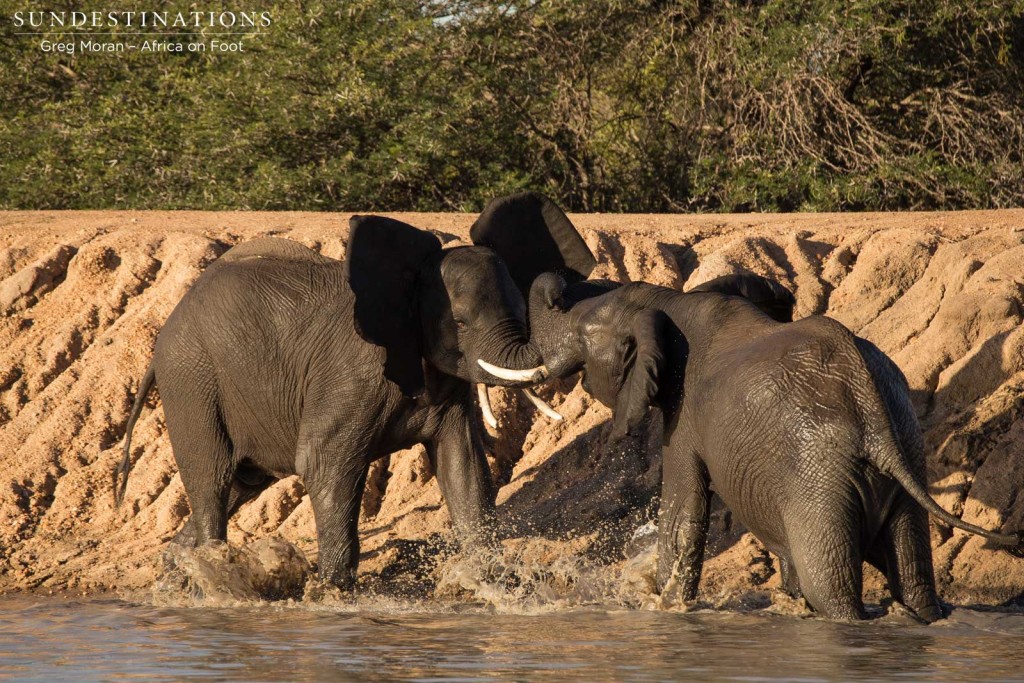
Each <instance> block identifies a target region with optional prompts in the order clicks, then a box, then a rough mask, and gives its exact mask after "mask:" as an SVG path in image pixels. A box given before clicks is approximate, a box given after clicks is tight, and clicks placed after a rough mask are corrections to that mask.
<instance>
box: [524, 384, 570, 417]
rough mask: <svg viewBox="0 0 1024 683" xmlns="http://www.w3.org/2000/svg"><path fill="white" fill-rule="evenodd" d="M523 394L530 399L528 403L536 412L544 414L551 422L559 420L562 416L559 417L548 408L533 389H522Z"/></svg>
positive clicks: (553, 410)
mask: <svg viewBox="0 0 1024 683" xmlns="http://www.w3.org/2000/svg"><path fill="white" fill-rule="evenodd" d="M523 393H524V394H526V398H528V399H530V403H532V404H533V405H535V406H536V407H537V410H539V411H540V412H542V413H544V414H545V415H547V416H548V417H550V418H551V419H552V420H561V419H562V416H561V415H559V414H558V413H557V412H556V411H555V409H554V408H552V407H551V406H549V405H548V404H547V402H546V401H545V400H544V399H542V398H541V397H540V396H538V395H537V394H536V393H535V392H534V391H533V389H523Z"/></svg>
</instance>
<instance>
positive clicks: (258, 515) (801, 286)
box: [0, 211, 1024, 604]
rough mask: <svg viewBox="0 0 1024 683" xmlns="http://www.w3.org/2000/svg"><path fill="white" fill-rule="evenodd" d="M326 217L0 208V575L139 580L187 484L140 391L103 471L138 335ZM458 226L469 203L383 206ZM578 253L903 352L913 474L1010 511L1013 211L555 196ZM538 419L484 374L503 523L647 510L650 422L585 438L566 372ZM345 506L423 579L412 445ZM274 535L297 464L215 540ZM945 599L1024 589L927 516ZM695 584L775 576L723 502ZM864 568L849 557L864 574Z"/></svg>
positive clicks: (575, 537) (296, 533)
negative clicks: (741, 276)
mask: <svg viewBox="0 0 1024 683" xmlns="http://www.w3.org/2000/svg"><path fill="white" fill-rule="evenodd" d="M347 218H348V217H347V216H343V215H332V214H288V213H273V214H271V213H178V212H175V213H169V212H144V213H129V212H53V213H46V212H31V213H27V212H26V213H22V212H15V213H5V214H0V572H2V576H0V588H2V589H4V590H26V589H39V590H73V591H76V592H77V591H83V592H92V591H105V590H111V589H114V590H120V589H132V588H144V587H149V586H150V585H152V584H153V583H154V581H155V578H156V573H157V570H158V567H159V557H160V554H161V551H162V549H163V548H164V546H165V544H166V543H167V541H168V539H170V537H171V536H173V535H174V533H175V532H176V531H177V529H178V528H179V527H180V525H181V524H182V522H183V521H184V519H185V517H186V516H187V514H188V502H187V500H186V498H185V495H184V491H183V489H182V485H181V481H180V479H179V477H178V475H177V473H176V468H175V465H174V460H173V457H172V454H171V449H170V444H169V442H168V440H167V436H166V429H165V424H164V418H163V411H162V409H161V406H160V401H159V397H158V392H154V395H153V396H152V397H151V398H150V401H149V404H148V406H147V409H146V410H144V412H143V414H142V417H141V419H140V421H139V423H138V425H137V426H136V429H135V437H134V441H133V459H134V461H135V465H134V470H133V472H132V475H131V479H130V482H129V484H128V490H127V496H126V504H125V505H124V506H123V507H122V508H121V509H115V508H114V506H113V490H112V472H113V469H114V467H115V465H116V463H117V461H118V460H119V457H120V454H119V452H118V448H119V446H120V443H121V439H122V437H123V434H124V427H125V423H126V421H127V417H128V411H129V409H130V401H131V399H132V397H133V396H134V392H135V390H136V388H137V385H138V382H139V380H140V379H141V377H142V375H143V373H144V371H145V369H146V366H147V364H148V362H149V358H150V353H151V349H152V346H153V342H154V339H155V337H156V334H157V332H158V331H159V329H160V326H161V324H162V323H163V321H164V319H165V318H166V317H167V315H168V314H169V313H170V312H171V310H172V309H173V307H174V306H175V304H176V303H177V302H178V300H179V299H180V298H181V296H182V295H183V294H184V293H185V291H186V290H187V288H188V287H189V285H190V284H191V282H193V281H194V280H195V278H196V277H197V276H198V275H199V273H200V272H201V271H202V269H203V268H204V267H205V266H206V265H208V264H209V263H210V262H211V261H213V260H214V259H216V258H217V257H218V256H219V255H220V254H222V253H223V252H224V251H225V250H226V249H228V248H229V247H230V246H231V245H233V244H236V243H238V242H240V241H244V240H247V239H252V238H254V237H259V236H266V235H277V236H281V237H287V238H289V239H292V240H296V241H298V242H301V243H303V244H305V245H307V246H310V247H313V248H315V249H318V250H319V251H321V253H323V254H325V255H327V256H331V257H335V258H339V257H341V255H342V254H343V251H344V237H345V234H346V232H347V230H346V225H347ZM401 218H403V219H404V220H406V221H409V222H411V223H413V224H415V225H417V226H419V227H423V228H429V229H432V230H435V231H437V232H438V233H439V234H440V236H441V238H442V240H443V241H445V242H447V243H458V242H464V241H465V240H467V238H468V229H469V226H470V224H471V223H472V221H473V218H474V217H473V216H469V215H459V214H404V215H402V216H401ZM573 220H574V222H575V223H576V224H577V226H579V227H580V228H581V231H582V232H583V234H584V236H585V238H586V239H587V242H588V244H589V245H590V246H591V248H592V249H593V250H594V251H595V253H596V254H597V256H598V261H599V263H600V265H599V267H598V271H597V272H596V273H595V276H604V277H612V278H617V279H621V280H647V281H650V282H654V283H658V284H663V285H667V286H671V287H677V288H684V289H687V288H690V287H693V286H695V285H697V284H699V283H701V282H704V281H706V280H709V279H711V278H714V277H717V276H719V275H723V274H726V273H730V272H735V271H738V270H751V271H754V272H757V273H761V274H764V275H769V276H771V277H774V278H777V279H778V280H780V281H781V282H783V283H785V284H786V285H788V286H790V287H791V288H793V289H795V291H796V294H797V313H798V315H801V316H802V315H809V314H812V313H827V314H828V315H831V316H833V317H835V318H837V319H838V320H840V321H842V322H843V323H845V324H846V325H848V326H849V327H850V328H851V329H853V330H854V331H856V332H857V333H858V334H860V335H862V336H864V337H866V338H868V339H870V340H871V341H873V342H874V343H875V344H877V345H878V346H879V347H881V349H882V350H884V351H885V352H886V353H888V354H890V355H891V356H892V357H893V358H894V359H895V360H896V362H897V363H899V365H900V366H901V367H902V368H903V370H904V372H906V374H907V377H908V379H909V381H910V386H911V388H912V389H913V392H914V401H915V404H916V406H917V409H918V413H919V415H920V417H921V419H922V422H923V424H924V426H925V429H926V438H927V444H928V456H929V479H930V482H931V490H932V492H933V494H934V495H935V496H936V498H937V499H938V500H939V502H940V503H941V504H942V505H943V506H944V507H946V508H947V509H949V510H951V511H953V512H954V513H955V514H957V515H959V516H962V517H963V518H964V519H966V520H969V521H971V522H974V523H978V524H983V525H987V526H992V527H999V526H1005V527H1007V528H1017V529H1020V528H1024V496H1020V495H1019V494H1020V493H1021V491H1022V489H1024V420H1022V419H1020V418H1021V415H1022V414H1024V326H1022V324H1021V323H1022V318H1024V265H1022V264H1024V211H1002V212H966V213H935V214H849V215H811V214H800V215H789V216H746V215H745V216H608V215H585V216H574V217H573ZM540 393H541V394H542V395H543V396H544V397H545V398H547V399H548V400H549V401H550V402H551V403H552V404H553V405H554V407H555V408H556V409H557V410H558V411H559V412H561V413H562V414H563V415H564V416H565V418H566V419H565V420H564V421H563V422H560V423H553V422H551V421H549V420H547V419H546V418H544V417H542V416H538V415H536V414H535V412H534V411H533V409H532V408H531V406H530V404H529V403H528V402H527V401H526V400H525V399H524V398H523V397H522V396H521V395H520V394H518V393H515V392H511V391H506V390H503V389H492V390H491V396H492V403H493V407H494V411H495V414H496V416H497V418H498V420H499V423H500V428H499V429H498V430H497V431H496V432H494V442H493V445H492V448H491V450H492V453H491V456H492V465H493V470H494V473H495V476H496V477H497V478H498V481H499V482H500V483H501V484H502V487H501V489H500V492H499V496H498V502H499V514H500V515H501V517H502V519H503V520H505V522H506V526H507V528H508V533H509V536H510V537H511V538H512V540H510V541H509V543H510V544H512V545H514V544H515V543H517V542H519V541H517V540H516V539H522V538H524V537H533V538H544V539H547V541H545V543H546V545H545V546H544V547H545V549H546V550H545V552H546V553H549V554H552V555H558V553H559V551H560V550H564V551H565V553H566V554H567V555H568V554H571V555H572V557H578V558H586V560H587V561H588V562H595V563H598V564H611V563H617V562H620V561H621V560H622V559H623V557H624V552H623V548H624V546H625V545H626V544H627V543H628V542H629V539H630V537H631V534H632V531H633V529H635V528H637V527H639V526H640V525H642V524H643V523H644V522H645V521H647V520H649V519H652V518H653V515H654V510H655V506H656V498H655V496H656V493H657V481H658V476H659V467H660V454H659V453H658V451H657V449H655V448H651V447H650V445H651V443H655V442H656V440H657V439H658V435H657V434H652V435H651V436H650V437H649V438H648V439H646V440H643V439H637V440H633V441H631V442H628V443H626V444H624V445H622V446H620V447H618V448H616V449H609V448H606V447H605V441H606V436H607V433H608V430H609V427H608V419H609V417H610V413H609V411H608V410H607V409H606V408H604V407H602V406H600V405H598V404H595V403H594V402H593V401H592V400H590V399H589V397H587V396H586V394H585V393H584V392H583V390H582V388H581V387H579V386H577V382H576V380H575V379H572V380H566V381H563V382H561V383H558V384H555V385H550V386H547V387H543V388H542V389H541V392H540ZM368 488H369V489H370V490H369V491H368V495H367V497H366V500H365V501H364V505H363V517H364V518H363V519H362V520H361V525H360V529H361V536H362V544H363V545H362V549H363V555H362V564H361V567H360V571H361V579H360V580H361V582H362V583H363V584H364V585H366V586H374V587H378V588H382V589H385V590H387V589H395V590H399V589H400V590H402V591H408V592H411V593H416V592H419V593H421V594H422V593H424V592H429V591H431V590H433V588H434V586H435V584H436V581H437V575H436V572H434V571H433V569H434V567H433V563H435V562H436V557H438V556H440V555H443V554H444V552H445V551H444V550H440V551H439V550H438V548H442V549H443V548H445V547H446V546H445V544H444V542H443V534H444V533H445V532H446V528H447V521H448V520H447V512H446V511H445V509H444V506H443V505H442V500H441V496H440V493H439V492H438V488H437V485H436V483H435V482H434V481H433V473H432V472H431V470H430V466H429V463H428V460H427V458H426V457H425V455H424V453H423V451H422V450H421V449H412V450H410V451H405V452H401V453H397V454H395V455H393V456H392V457H391V458H390V459H389V460H385V461H381V462H380V463H377V464H375V466H374V468H373V470H372V472H371V476H370V480H369V482H368ZM270 535H280V536H281V537H283V538H285V539H287V540H288V541H289V542H291V543H294V544H295V545H297V546H298V547H299V548H301V549H302V550H303V551H304V552H305V553H306V555H307V556H308V557H309V558H310V559H311V560H314V561H315V558H316V542H315V531H314V524H313V515H312V510H311V508H310V505H309V501H308V498H307V497H306V496H305V493H304V490H303V488H302V485H301V483H300V482H298V481H297V480H296V479H295V478H290V479H286V480H283V481H281V482H278V483H277V484H276V485H275V486H273V487H271V488H270V489H269V490H268V491H266V492H265V493H264V494H263V495H262V496H260V497H259V498H258V499H257V500H255V501H253V502H251V503H249V504H248V505H246V506H245V507H244V508H243V509H242V510H241V512H240V513H239V514H238V515H236V517H235V518H234V519H233V520H232V521H231V525H230V531H229V540H230V542H231V543H232V544H242V543H245V542H251V541H256V540H258V539H262V538H265V537H267V536H270ZM933 543H934V545H935V547H936V553H935V562H936V570H937V574H938V578H939V582H940V588H941V591H942V593H943V595H944V597H945V598H947V599H949V600H952V601H955V602H959V603H973V602H981V603H988V604H993V603H1002V602H1005V601H1011V600H1015V601H1020V600H1021V599H1022V597H1024V561H1022V560H1019V559H1015V558H1012V557H1010V556H1009V555H1007V554H1005V553H1000V552H997V551H993V550H989V549H987V548H985V547H983V545H984V544H983V543H982V542H980V541H979V540H977V539H973V538H971V537H969V536H968V535H966V534H963V533H961V532H959V531H958V532H955V533H950V532H949V530H948V529H945V528H940V527H937V526H933ZM709 555H710V557H709V561H708V564H707V570H706V578H705V581H704V584H703V592H704V595H703V598H704V599H705V600H707V601H710V602H712V603H715V604H732V603H731V602H730V601H735V600H737V599H738V598H737V596H746V597H747V598H750V596H754V598H753V599H754V600H755V602H756V600H757V595H759V593H758V592H759V591H763V592H767V591H768V590H770V589H771V588H773V587H774V586H775V585H776V583H777V581H778V578H777V573H776V571H775V568H774V567H773V565H772V562H771V560H770V558H769V557H768V556H767V554H766V553H765V552H764V550H763V548H761V547H760V546H759V545H758V544H757V543H756V542H755V541H754V540H753V539H752V538H751V537H750V536H749V535H748V534H744V533H743V530H742V529H741V528H738V525H736V524H733V523H731V520H730V516H729V514H728V512H727V511H725V510H721V509H717V511H716V512H715V516H714V523H713V531H712V539H711V544H710V551H709ZM882 585H883V582H882V580H881V579H880V577H877V576H874V577H871V578H869V581H868V587H869V592H871V591H873V592H874V593H875V594H876V595H878V594H879V590H880V589H881V587H882Z"/></svg>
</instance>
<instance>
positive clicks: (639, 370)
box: [612, 309, 685, 440]
mask: <svg viewBox="0 0 1024 683" xmlns="http://www.w3.org/2000/svg"><path fill="white" fill-rule="evenodd" d="M672 327H674V325H672V322H671V321H670V320H669V318H668V316H667V315H665V313H663V312H662V311H659V310H656V309H646V310H643V311H640V312H639V313H637V314H636V316H635V317H634V318H633V326H632V329H630V330H629V332H628V333H627V335H628V336H627V339H626V340H625V341H626V343H625V345H624V348H625V354H626V357H625V359H624V362H623V365H622V368H623V369H622V372H623V374H624V375H625V378H624V380H623V382H622V388H621V389H619V393H618V396H617V397H616V399H615V408H614V419H613V425H612V439H613V440H614V439H620V438H622V437H624V436H626V435H628V434H631V433H633V432H634V431H635V430H636V428H637V427H638V426H639V425H640V423H641V422H642V421H643V419H644V416H646V415H647V409H648V408H649V407H650V406H651V405H652V404H653V403H654V402H655V400H656V397H657V396H658V392H659V387H660V386H661V385H662V383H664V382H665V380H666V379H667V378H668V377H667V375H668V371H669V369H670V363H669V361H670V360H671V361H672V363H671V366H673V367H677V368H678V371H679V373H680V374H681V373H682V371H683V368H684V367H685V359H683V358H671V359H670V356H675V355H676V354H673V353H670V348H669V345H670V344H671V343H672V342H671V338H672V335H671V333H670V332H671V330H670V328H672ZM679 379H680V380H681V376H680V378H679ZM678 387H679V391H680V392H681V390H682V382H681V381H680V382H679V384H678Z"/></svg>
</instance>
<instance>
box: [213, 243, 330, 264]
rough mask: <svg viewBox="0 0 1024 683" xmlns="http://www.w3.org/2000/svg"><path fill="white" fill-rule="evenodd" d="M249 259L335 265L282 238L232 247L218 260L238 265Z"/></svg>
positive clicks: (310, 250) (325, 258)
mask: <svg viewBox="0 0 1024 683" xmlns="http://www.w3.org/2000/svg"><path fill="white" fill-rule="evenodd" d="M249 259H277V260H281V261H300V262H303V263H322V264H327V263H334V262H335V261H334V259H330V258H328V257H326V256H321V255H320V254H318V253H317V252H315V251H313V250H312V249H310V248H309V247H307V246H305V245H303V244H299V243H298V242H295V241H293V240H288V239H283V238H280V237H260V238H258V239H254V240H249V241H248V242H242V243H241V244H238V245H236V246H234V247H231V248H230V249H228V250H227V251H226V252H224V255H223V256H221V257H220V258H219V259H217V260H218V261H220V262H223V263H237V262H239V261H247V260H249Z"/></svg>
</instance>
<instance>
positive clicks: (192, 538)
mask: <svg viewBox="0 0 1024 683" xmlns="http://www.w3.org/2000/svg"><path fill="white" fill-rule="evenodd" d="M198 539H199V535H198V533H197V532H196V525H195V524H194V523H193V521H192V517H191V516H189V518H188V519H186V520H185V524H184V525H183V526H182V527H181V529H179V530H178V533H176V534H174V536H173V537H172V538H171V543H175V544H177V545H180V546H184V547H186V548H195V547H196V546H197V545H198Z"/></svg>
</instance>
